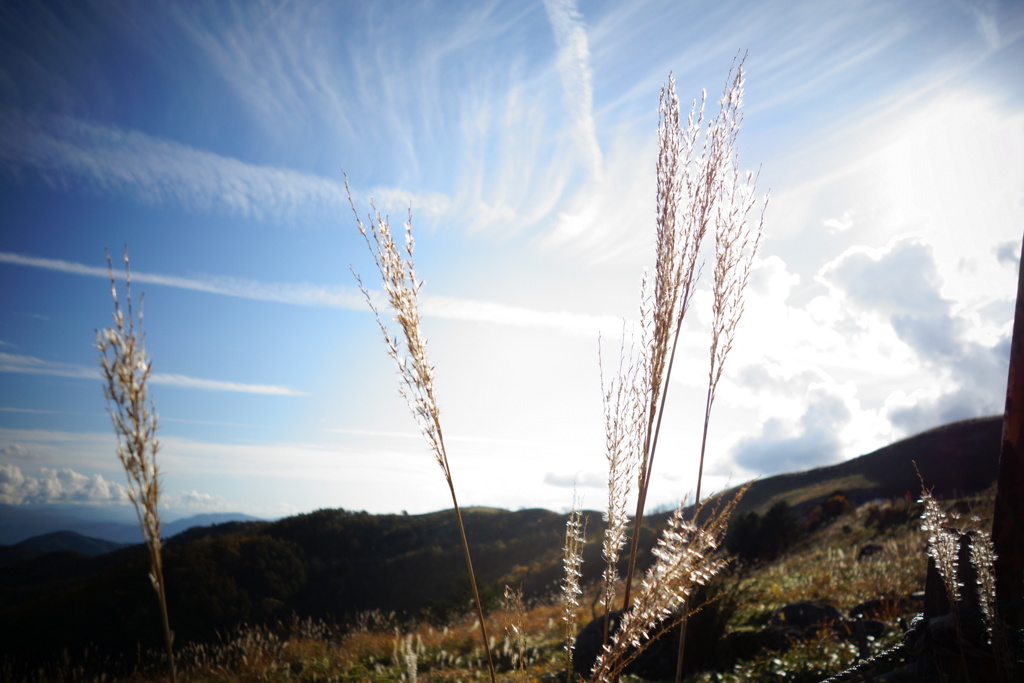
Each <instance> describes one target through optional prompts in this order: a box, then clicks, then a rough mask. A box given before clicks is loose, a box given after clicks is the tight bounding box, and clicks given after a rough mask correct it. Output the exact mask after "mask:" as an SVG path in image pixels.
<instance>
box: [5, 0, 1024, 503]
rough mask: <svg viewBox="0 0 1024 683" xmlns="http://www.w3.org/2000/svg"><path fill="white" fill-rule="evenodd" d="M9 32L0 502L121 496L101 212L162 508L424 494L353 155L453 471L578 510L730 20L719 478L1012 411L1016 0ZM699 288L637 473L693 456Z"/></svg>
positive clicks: (321, 12)
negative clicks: (750, 209) (746, 238)
mask: <svg viewBox="0 0 1024 683" xmlns="http://www.w3.org/2000/svg"><path fill="white" fill-rule="evenodd" d="M0 33H2V38H3V39H2V40H0V211H2V213H0V215H2V216H3V223H2V225H3V227H2V231H0V277H2V282H3V287H2V288H0V502H5V503H12V504H28V503H51V502H52V503H55V502H65V503H66V502H81V503H83V504H94V505H99V504H106V505H110V504H123V503H124V500H125V499H124V486H123V484H124V475H123V473H122V472H120V471H119V469H118V465H117V461H116V458H115V455H114V437H113V432H112V429H111V426H110V421H109V418H108V417H107V415H106V412H105V405H104V401H103V397H102V393H101V384H100V380H99V375H98V355H97V351H96V350H95V349H94V348H93V344H94V338H95V330H96V329H98V328H102V327H105V326H107V325H109V324H110V321H111V318H110V315H111V312H112V305H111V300H110V294H109V284H108V283H107V282H106V279H105V278H106V262H105V257H104V249H109V250H110V251H111V253H112V254H113V255H114V257H115V259H116V258H117V257H119V255H120V253H121V251H122V249H123V247H124V245H126V244H127V245H128V249H129V252H130V256H131V263H132V267H133V272H134V280H135V292H136V294H138V293H140V292H144V293H145V299H144V301H145V304H144V312H145V321H144V329H145V332H146V335H147V337H146V342H147V349H148V351H149V353H150V355H151V357H152V359H153V367H154V372H155V373H156V376H155V377H154V386H153V395H154V399H155V402H156V409H157V412H158V414H159V415H160V419H161V423H160V424H161V428H160V437H161V443H162V450H161V453H160V456H159V458H160V462H161V466H162V468H163V478H164V488H165V501H164V504H165V506H166V508H167V510H168V514H169V515H170V516H178V515H185V514H191V513H195V512H201V511H211V510H232V511H241V512H247V513H250V514H256V515H261V516H267V517H275V516H281V515H285V514H292V513H296V512H301V511H307V510H312V509H316V508H320V507H344V508H348V509H365V510H368V511H371V512H397V511H400V510H407V511H409V512H425V511H429V510H436V509H441V508H445V507H449V506H450V499H449V498H448V493H447V490H446V487H445V485H444V481H443V478H442V475H441V472H440V470H439V469H438V467H437V465H436V464H435V463H434V461H433V459H432V458H431V456H430V454H429V452H428V451H427V448H426V446H425V445H424V443H423V442H422V440H421V439H420V437H419V436H418V434H417V432H416V428H415V423H414V422H413V420H412V417H411V416H410V415H409V414H408V412H407V410H406V407H405V405H404V401H403V400H402V399H401V397H400V396H399V394H398V378H397V375H396V372H395V370H394V368H393V366H392V364H391V361H390V359H388V358H387V356H386V354H385V349H384V346H383V344H382V343H381V340H380V338H379V332H378V330H377V328H376V325H375V323H374V320H373V317H372V314H371V313H370V312H369V311H368V310H367V308H366V305H365V302H364V301H363V300H362V297H361V295H360V293H359V291H358V289H357V288H356V286H355V281H354V278H353V276H352V273H351V272H350V267H352V268H354V269H355V270H357V271H358V272H359V273H360V274H361V275H362V276H363V278H364V280H365V281H366V282H367V283H373V282H374V276H375V273H374V270H373V264H372V260H370V258H369V256H368V253H367V251H366V248H365V245H364V244H363V243H362V241H361V238H360V236H359V234H358V233H357V232H356V230H355V225H354V217H353V216H352V213H351V211H350V209H349V208H348V205H347V202H346V200H345V195H344V187H343V182H344V177H343V171H342V169H344V172H346V173H347V174H348V178H349V181H350V183H351V186H352V189H353V195H354V199H355V201H356V203H357V205H358V208H359V210H360V211H361V212H362V213H365V212H366V211H368V210H369V201H370V199H371V198H373V199H374V201H375V202H376V204H377V206H378V207H379V208H381V209H382V210H383V211H385V212H387V213H388V214H389V215H390V216H391V218H392V220H393V222H394V223H395V224H396V225H397V224H400V223H401V221H402V220H403V219H404V217H405V215H406V213H407V211H408V209H409V207H410V206H411V207H412V213H413V223H414V229H415V231H416V236H417V256H416V258H417V266H418V269H419V272H420V275H421V276H422V278H423V279H424V280H425V282H426V284H425V285H424V289H423V291H422V295H423V305H424V315H425V320H424V326H425V329H426V333H427V335H428V337H429V340H430V347H429V350H430V354H431V360H432V362H433V364H434V365H435V367H436V371H437V377H438V380H437V381H438V392H439V401H440V404H441V408H442V411H443V415H442V418H443V425H444V429H445V433H446V436H447V438H448V440H449V454H450V458H451V462H452V469H453V474H454V477H455V483H456V486H457V487H458V489H459V493H460V502H461V503H463V504H466V505H494V506H500V507H506V508H512V509H516V508H522V507H547V508H551V509H564V508H566V507H567V506H568V505H569V504H570V503H571V500H572V496H573V487H574V486H575V488H576V489H577V491H578V492H579V493H580V495H581V497H582V498H583V503H584V505H586V506H588V507H600V506H601V505H602V501H603V499H604V498H603V492H602V487H603V483H604V481H605V475H604V462H605V461H604V456H603V450H602V449H603V431H602V422H601V401H600V384H599V376H598V362H597V357H598V356H597V349H598V335H599V334H601V335H602V337H603V339H604V340H605V342H606V346H607V347H608V349H609V350H610V351H611V350H614V349H615V348H616V347H615V335H616V334H618V332H619V330H620V329H621V327H622V321H623V320H631V319H634V318H635V316H636V309H637V302H638V286H639V279H640V275H641V273H642V270H643V268H644V266H645V265H648V264H649V263H650V261H651V251H652V249H651V247H652V238H653V214H654V211H653V209H654V200H653V196H654V159H655V152H656V148H655V144H656V139H655V136H656V127H657V104H658V92H659V89H660V87H661V85H662V84H663V83H664V82H665V80H666V78H667V76H668V74H669V72H672V73H673V74H674V77H675V79H676V82H677V90H678V92H679V95H680V98H681V99H682V100H683V101H684V103H688V102H689V101H690V100H691V99H693V98H695V97H699V96H700V93H701V89H702V88H706V89H707V90H708V92H709V94H710V99H711V100H712V102H713V101H714V99H715V97H716V96H717V94H718V93H719V92H721V88H722V86H723V85H724V81H725V77H726V73H727V72H728V69H729V67H730V65H731V64H732V62H733V59H734V57H735V56H736V54H737V53H738V51H742V50H747V51H749V57H748V59H747V62H746V68H747V72H748V78H747V84H746V94H745V117H746V118H745V123H744V128H743V131H742V133H741V135H740V142H739V148H740V154H741V161H742V163H743V164H744V165H745V166H747V167H748V168H750V169H754V170H756V169H758V168H760V180H759V189H761V190H765V191H767V190H770V191H771V195H772V199H771V204H770V206H769V209H768V213H767V215H766V223H765V238H764V241H763V244H762V250H761V253H760V256H759V259H758V261H757V262H756V264H755V268H754V272H753V276H752V283H751V288H750V290H749V293H748V297H747V306H746V311H747V312H746V317H745V318H744V320H743V322H742V324H741V326H740V329H739V332H738V340H737V344H736V347H735V350H734V352H733V355H732V356H730V359H729V363H728V365H727V367H726V371H725V377H724V379H723V381H722V385H721V386H720V388H719V392H718V404H717V411H716V413H715V415H714V417H713V420H712V425H711V433H710V447H709V448H710V450H709V456H708V457H709V465H708V467H709V469H708V475H709V479H710V484H711V486H710V488H711V489H714V488H721V487H723V486H726V485H728V484H736V483H739V482H741V481H745V480H747V479H749V478H751V477H753V476H757V475H765V474H771V473H775V472H782V471H790V470H799V469H807V468H810V467H816V466H820V465H824V464H829V463H834V462H838V461H841V460H843V459H846V458H850V457H855V456H857V455H861V454H863V453H866V452H869V451H871V450H873V449H875V448H877V447H880V446H882V445H885V444H887V443H889V442H891V441H893V440H896V439H898V438H901V437H903V436H907V435H910V434H913V433H916V432H919V431H921V430H924V429H927V428H930V427H933V426H936V425H939V424H943V423H945V422H949V421H952V420H956V419H962V418H968V417H974V416H981V415H990V414H995V413H998V412H1001V410H1002V406H1003V399H1004V389H1005V380H1006V363H1007V348H1008V339H1009V334H1010V330H1011V326H1012V311H1013V308H1012V307H1013V297H1014V294H1015V292H1016V273H1017V260H1018V258H1019V254H1020V244H1021V236H1022V229H1024V97H1022V95H1024V92H1022V82H1021V79H1020V65H1021V64H1024V5H1022V4H1021V3H1016V2H999V1H997V0H992V1H989V0H977V1H972V0H956V1H948V2H947V1H942V0H940V1H938V2H936V1H934V0H920V1H917V0H886V1H874V0H864V1H853V2H821V1H819V0H814V1H808V2H800V1H795V2H793V1H786V2H781V1H770V2H753V1H746V2H717V3H680V2H655V1H645V0H641V1H637V2H631V3H619V2H571V1H568V0H549V1H547V2H541V1H537V2H530V1H525V0H524V1H522V2H481V1H473V2H456V1H451V2H443V3H438V2H401V3H399V2H387V1H381V2H343V1H340V0H339V1H337V2H311V1H305V0H296V1H294V2H259V1H255V0H253V1H248V0H247V1H245V2H242V1H238V2H230V1H228V0H218V1H216V2H119V3H108V2H90V1H88V0H79V1H75V2H70V1H65V2H52V1H51V2H6V3H4V4H3V7H2V8H0ZM371 286H375V285H371ZM708 304H709V300H708V296H707V294H706V290H703V289H702V290H701V291H700V292H698V295H697V297H696V299H695V309H694V310H693V312H692V313H691V315H690V317H689V320H688V324H687V328H686V330H685V333H684V342H685V346H684V351H685V353H684V356H683V360H682V361H681V363H680V364H679V365H678V366H677V370H676V375H675V377H674V380H673V385H672V389H671V392H672V393H671V398H670V402H671V406H670V409H669V411H670V412H669V415H668V421H669V426H668V429H667V431H666V434H665V435H664V437H663V440H662V444H661V449H662V450H661V451H660V454H659V458H658V463H657V466H656V471H655V477H654V482H653V484H652V486H653V489H652V493H651V499H652V501H653V504H655V505H669V504H673V503H674V502H676V501H678V500H679V499H681V498H684V497H686V496H687V495H688V494H691V493H692V491H693V490H694V488H695V484H696V482H695V469H696V457H697V446H698V444H699V428H700V418H701V414H702V411H701V408H702V401H703V395H704V394H703V386H704V378H705V376H706V373H707V369H706V366H707V358H706V357H707V344H708V339H707V337H706V322H707V319H708V311H709V310H710V309H709V305H708ZM705 488H708V484H707V483H706V484H705Z"/></svg>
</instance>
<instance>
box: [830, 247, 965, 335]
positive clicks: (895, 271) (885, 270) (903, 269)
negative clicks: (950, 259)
mask: <svg viewBox="0 0 1024 683" xmlns="http://www.w3.org/2000/svg"><path fill="white" fill-rule="evenodd" d="M818 278H819V280H820V281H823V282H824V283H825V284H826V285H828V286H829V287H830V288H832V289H838V290H840V291H842V292H843V293H844V294H845V296H846V298H847V299H849V300H850V301H851V302H852V303H854V304H855V305H857V306H858V307H860V308H862V309H867V310H871V311H876V312H878V313H881V314H885V315H915V316H929V315H937V314H942V313H945V312H946V311H947V310H948V309H949V302H948V301H946V300H944V299H943V298H942V296H941V295H940V294H939V287H940V286H941V284H942V283H941V280H940V278H939V274H938V269H937V268H936V266H935V258H934V255H933V253H932V248H931V247H930V246H928V245H927V244H925V243H924V242H921V241H919V240H917V239H914V238H904V239H900V240H896V241H894V242H892V243H891V244H889V245H888V246H886V247H884V248H882V249H870V248H867V247H853V248H851V249H848V250H846V251H845V252H844V253H843V254H842V255H840V256H839V258H837V259H835V260H834V261H832V262H830V263H828V264H826V265H825V266H824V267H823V268H822V269H821V271H820V272H819V274H818Z"/></svg>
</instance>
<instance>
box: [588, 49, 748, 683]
mask: <svg viewBox="0 0 1024 683" xmlns="http://www.w3.org/2000/svg"><path fill="white" fill-rule="evenodd" d="M743 84H744V70H743V61H742V60H741V61H740V63H739V65H738V67H736V68H734V69H731V70H730V72H729V75H728V77H727V79H726V85H725V88H724V92H723V94H722V96H721V98H720V99H719V111H718V113H717V115H716V116H715V117H714V118H713V119H711V120H710V121H708V122H707V124H705V123H704V109H705V101H706V93H702V95H701V98H700V100H699V104H698V101H697V100H694V102H693V103H692V105H691V108H690V113H689V115H688V116H687V117H686V119H685V121H684V120H683V118H682V116H681V113H680V108H679V100H678V98H677V97H676V93H675V82H674V80H673V79H672V76H671V75H670V76H669V79H668V82H667V83H666V84H665V86H664V87H663V88H662V91H661V98H660V104H659V120H660V125H659V127H658V159H657V166H656V175H657V194H656V198H655V199H656V204H655V221H656V222H655V266H654V273H653V277H650V276H648V275H646V274H645V276H644V278H643V280H642V285H641V297H640V324H639V328H638V329H639V336H640V340H639V342H638V343H629V344H627V343H626V342H625V341H624V342H623V345H622V349H621V351H620V361H619V371H618V375H617V376H616V377H615V378H613V379H612V380H611V382H610V383H609V384H608V385H607V387H606V386H605V381H604V376H603V375H604V372H603V368H602V387H603V388H604V394H603V398H604V406H605V433H606V451H607V459H608V463H609V473H608V489H609V503H608V512H607V521H608V531H607V533H606V536H605V543H604V552H603V555H604V560H605V572H604V589H603V592H602V603H604V605H605V606H606V607H605V609H606V613H607V610H608V609H610V607H609V606H608V605H609V603H610V602H611V601H612V599H614V586H615V583H616V580H617V575H616V569H615V563H616V562H617V560H618V551H619V548H620V547H621V546H622V544H623V543H624V541H625V526H626V525H625V520H626V515H625V510H624V507H623V506H624V504H625V499H626V498H627V497H628V495H629V481H628V480H627V479H626V476H624V475H625V473H629V472H634V471H635V472H636V473H637V475H636V476H637V501H636V514H635V515H634V517H633V532H632V544H631V548H630V553H629V562H628V569H627V573H626V577H625V584H624V592H623V599H622V609H623V611H624V612H623V614H624V616H623V621H622V623H621V625H620V627H619V628H620V632H623V633H624V635H623V636H622V637H621V638H620V637H619V636H618V635H616V636H615V638H614V639H611V641H610V639H609V635H608V634H607V633H606V635H605V643H606V644H608V645H610V646H611V649H609V650H606V652H605V653H604V654H603V655H602V659H600V660H598V662H597V664H596V668H595V669H594V672H593V673H594V680H605V679H606V678H609V679H614V678H615V677H616V676H617V675H618V672H620V671H621V666H623V664H622V661H621V658H622V656H623V653H625V652H626V650H625V648H627V647H628V646H629V645H630V644H632V645H633V646H634V647H640V648H641V649H642V647H643V646H644V643H645V642H649V641H648V638H649V637H650V636H649V635H642V634H645V633H649V631H651V630H652V629H656V628H657V626H656V625H657V623H658V622H659V621H660V620H663V619H664V618H665V617H666V614H667V612H666V610H669V609H676V610H681V614H682V617H681V618H680V617H678V616H677V617H675V619H676V621H677V622H678V621H680V620H681V621H682V632H683V637H682V638H681V639H680V653H679V669H678V672H677V680H678V679H679V676H681V673H682V644H683V643H684V642H685V630H686V613H687V612H686V598H687V596H688V594H689V590H690V588H691V587H692V586H694V585H697V584H699V583H703V582H704V581H706V579H707V577H709V576H710V575H711V574H713V573H714V572H715V571H717V569H718V565H716V564H715V563H714V562H713V561H711V560H710V558H709V555H708V554H707V553H709V552H711V551H712V550H714V549H716V548H717V544H718V543H719V542H720V537H721V532H722V531H723V530H724V528H725V525H726V523H727V520H728V515H729V513H730V512H731V510H732V506H733V505H735V503H736V501H735V500H734V501H732V502H731V503H730V504H729V505H727V506H725V507H724V508H723V509H722V511H721V514H720V515H719V516H715V517H714V518H713V519H712V520H711V521H709V522H701V523H700V524H698V520H697V517H696V513H694V518H693V520H690V521H685V520H683V519H682V518H681V514H682V513H681V509H682V507H680V511H679V512H678V513H677V517H676V518H673V521H672V525H673V526H672V527H670V529H669V530H668V531H666V535H665V536H663V537H662V539H661V541H660V543H661V545H660V546H659V553H660V555H659V561H658V563H657V564H656V565H655V569H654V570H653V571H654V572H655V575H654V576H651V575H649V576H648V578H647V579H644V582H643V584H642V587H641V590H640V593H639V594H637V595H634V593H633V583H634V575H635V574H636V561H637V549H638V544H639V540H640V529H641V528H642V524H643V518H644V509H645V505H646V500H647V495H648V491H649V488H650V483H651V477H652V471H653V464H654V456H655V453H656V452H657V447H658V435H659V433H660V431H661V423H662V419H663V416H664V414H665V406H666V402H667V398H668V387H669V380H670V378H671V375H672V368H673V365H674V362H675V357H676V352H677V350H678V346H679V335H680V332H681V330H682V326H683V321H684V318H685V316H686V313H687V312H688V310H689V308H690V304H691V299H692V297H693V294H694V292H695V291H696V286H697V282H698V279H699V278H700V275H701V271H702V267H703V266H702V263H701V261H700V254H701V246H702V243H703V241H704V238H705V236H706V235H707V234H708V233H709V232H712V233H713V234H714V238H715V260H714V272H713V277H714V281H713V283H712V288H711V289H712V316H711V318H712V323H711V343H710V367H709V371H708V384H707V394H706V401H705V411H704V420H703V431H702V438H701V448H700V460H699V465H698V470H697V489H696V496H695V502H696V503H697V507H696V509H697V510H700V509H701V505H700V503H701V484H702V480H703V472H704V460H705V453H706V448H707V433H708V425H709V423H710V418H711V410H712V406H713V404H714V400H715V395H716V391H717V388H718V384H719V382H720V380H721V377H722V372H723V368H724V365H725V361H726V359H727V357H728V355H729V352H730V351H731V349H732V345H733V340H734V337H735V333H736V328H737V325H738V324H739V321H740V318H741V317H742V314H743V309H744V292H745V289H746V285H747V282H748V281H749V278H750V271H751V268H752V265H753V261H754V257H755V256H756V254H757V249H758V246H759V245H760V239H761V233H762V229H763V220H764V210H763V208H762V211H761V216H760V219H759V220H757V221H754V222H750V221H748V216H749V214H750V212H751V210H752V209H753V208H754V206H755V205H756V204H757V203H758V200H757V198H756V197H755V192H754V186H755V181H756V178H755V176H754V175H753V174H751V173H745V174H744V173H741V172H740V171H739V158H738V154H737V151H736V139H737V135H738V133H739V129H740V125H741V123H742V115H741V113H740V110H741V107H742V103H743ZM763 202H764V203H763V204H762V207H765V206H767V197H765V198H764V200H763ZM624 337H625V335H624ZM691 544H695V545H694V547H693V548H690V547H689V546H690V545H691ZM673 581H674V582H677V583H675V584H674V583H672V582H673ZM659 590H660V591H662V592H661V593H658V594H655V593H657V591H659ZM652 591H653V593H652ZM652 610H653V611H652ZM652 619H653V621H652ZM609 621H610V620H608V619H606V620H605V624H606V629H607V624H608V623H609ZM644 629H647V630H646V631H645V630H644ZM630 631H632V633H630ZM608 645H606V647H607V646H608ZM616 648H618V649H616Z"/></svg>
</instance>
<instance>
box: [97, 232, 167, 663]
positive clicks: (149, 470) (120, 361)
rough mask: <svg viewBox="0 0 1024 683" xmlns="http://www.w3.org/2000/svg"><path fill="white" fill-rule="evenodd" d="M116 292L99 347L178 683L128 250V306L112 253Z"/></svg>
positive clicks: (147, 365) (145, 370)
mask: <svg viewBox="0 0 1024 683" xmlns="http://www.w3.org/2000/svg"><path fill="white" fill-rule="evenodd" d="M107 272H108V275H109V276H110V294H111V297H112V298H113V299H114V326H113V327H111V328H106V329H104V330H99V331H97V332H96V348H97V349H99V352H100V367H101V368H102V370H103V380H104V384H103V395H104V396H105V397H106V399H107V412H109V413H110V419H111V421H112V422H113V425H114V433H115V434H116V435H117V457H118V460H120V461H121V465H122V466H123V467H124V471H125V474H126V475H127V477H128V499H129V500H131V502H132V505H133V506H134V507H135V515H136V517H137V518H138V520H139V526H140V527H141V529H142V534H143V537H144V538H145V541H146V548H147V549H148V550H149V565H150V571H149V580H150V583H151V584H152V585H153V590H154V591H156V595H157V600H158V601H159V603H160V614H161V617H162V622H163V631H164V640H165V643H166V645H167V662H168V666H169V668H170V673H171V681H172V683H173V682H174V681H176V680H177V676H176V673H175V666H174V632H173V631H171V626H170V619H169V618H168V616H167V595H166V590H165V587H164V572H163V561H162V559H161V542H160V512H159V509H158V504H159V502H160V471H159V469H158V467H157V463H156V454H157V451H158V450H159V448H160V444H159V442H158V441H157V439H156V428H157V417H156V411H155V409H154V406H153V400H152V398H151V397H150V396H149V390H148V387H147V383H148V381H149V376H150V372H151V370H152V361H151V360H150V359H149V356H148V355H147V354H146V348H145V345H144V335H143V334H142V298H141V297H140V298H139V309H138V313H137V314H136V311H135V309H134V307H133V306H132V276H131V268H130V266H129V263H128V250H127V248H126V249H125V252H124V272H125V307H124V309H122V308H121V303H120V301H119V300H118V296H117V282H116V280H115V279H114V266H113V263H112V261H111V259H110V254H109V253H108V254H107Z"/></svg>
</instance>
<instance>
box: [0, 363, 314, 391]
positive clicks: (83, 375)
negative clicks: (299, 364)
mask: <svg viewBox="0 0 1024 683" xmlns="http://www.w3.org/2000/svg"><path fill="white" fill-rule="evenodd" d="M0 372H17V373H22V374H33V375H51V376H55V377H73V378H76V379H92V380H98V379H100V377H101V375H100V370H99V368H98V367H95V368H93V367H89V366H86V365H77V364H74V363H62V362H59V361H50V360H44V359H42V358H36V357H34V356H22V355H16V354H13V353H0ZM149 381H150V382H152V383H153V384H163V385H166V386H172V387H182V388H186V389H202V390H204V391H233V392H238V393H244V394H267V395H274V396H305V392H302V391H298V390H296V389H291V388H289V387H280V386H273V385H268V384H243V383H241V382H225V381H222V380H212V379H202V378H198V377H188V376H187V375H172V374H165V373H159V372H155V373H153V374H152V375H150V377H149Z"/></svg>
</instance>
